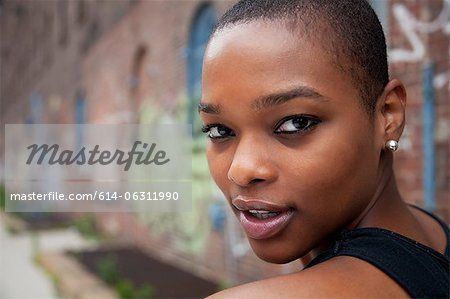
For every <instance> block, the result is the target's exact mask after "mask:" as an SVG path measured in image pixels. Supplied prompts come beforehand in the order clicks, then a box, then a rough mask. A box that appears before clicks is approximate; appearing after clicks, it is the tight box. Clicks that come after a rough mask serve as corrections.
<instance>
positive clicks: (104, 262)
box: [97, 255, 119, 285]
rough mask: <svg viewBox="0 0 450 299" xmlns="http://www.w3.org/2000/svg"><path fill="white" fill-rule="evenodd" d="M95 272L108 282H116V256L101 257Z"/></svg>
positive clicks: (117, 273)
mask: <svg viewBox="0 0 450 299" xmlns="http://www.w3.org/2000/svg"><path fill="white" fill-rule="evenodd" d="M97 274H98V276H100V277H101V278H102V279H103V280H104V281H106V282H107V283H108V284H111V285H114V284H116V283H117V281H118V280H119V270H118V263H117V258H116V257H115V256H114V255H108V256H105V257H103V258H102V259H101V260H100V261H98V263H97Z"/></svg>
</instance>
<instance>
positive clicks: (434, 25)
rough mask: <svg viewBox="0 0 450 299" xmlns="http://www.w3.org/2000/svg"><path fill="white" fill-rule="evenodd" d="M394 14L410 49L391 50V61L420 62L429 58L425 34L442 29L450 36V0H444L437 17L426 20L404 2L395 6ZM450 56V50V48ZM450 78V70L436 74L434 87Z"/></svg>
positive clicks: (439, 86)
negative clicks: (418, 16) (420, 18)
mask: <svg viewBox="0 0 450 299" xmlns="http://www.w3.org/2000/svg"><path fill="white" fill-rule="evenodd" d="M393 15H394V18H395V21H396V22H397V23H398V25H399V27H400V29H401V31H402V33H403V34H404V36H405V37H406V39H407V41H408V43H409V49H405V48H394V49H391V50H390V51H389V59H390V62H391V63H398V62H407V63H408V62H418V61H423V60H425V59H426V58H427V49H426V44H425V41H424V40H423V36H424V35H427V34H431V33H434V32H439V31H442V32H443V33H444V34H445V35H447V36H449V37H450V0H444V1H443V3H442V9H441V11H440V13H439V14H438V15H437V17H436V18H435V19H433V20H431V21H428V22H425V21H421V20H419V19H418V18H417V17H416V16H415V15H414V14H413V13H411V11H409V10H408V8H407V7H406V6H405V5H403V4H395V5H394V6H393ZM448 54H449V57H450V50H449V53H448ZM449 80H450V70H448V71H446V72H442V73H439V74H436V77H435V79H434V87H435V88H436V89H440V88H443V87H444V86H445V85H446V84H448V82H449Z"/></svg>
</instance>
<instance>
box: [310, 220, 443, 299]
mask: <svg viewBox="0 0 450 299" xmlns="http://www.w3.org/2000/svg"><path fill="white" fill-rule="evenodd" d="M335 256H352V257H356V258H359V259H362V260H364V261H367V262H369V263H370V264H372V265H374V266H375V267H377V268H379V269H380V270H382V271H383V272H384V273H386V274H387V275H389V276H390V277H391V278H392V279H393V280H394V281H396V282H397V283H398V284H399V285H400V286H401V287H402V288H403V289H404V290H405V291H406V292H408V294H409V295H410V296H411V297H413V298H449V295H450V294H449V288H450V286H449V275H450V274H449V271H450V263H449V259H448V258H447V257H446V256H444V255H443V254H441V253H439V252H437V251H436V250H434V249H432V248H430V247H428V246H425V245H423V244H421V243H419V242H416V241H414V240H412V239H409V238H407V237H404V236H402V235H400V234H397V233H395V232H392V231H389V230H385V229H382V228H358V229H353V230H344V231H342V232H341V233H340V234H339V237H337V238H336V241H335V243H334V246H333V247H332V248H330V249H329V250H327V251H325V252H323V253H322V254H320V255H319V256H317V257H316V258H315V259H313V260H312V261H311V262H310V263H309V264H308V265H307V266H306V268H309V267H312V266H314V265H316V264H319V263H321V262H324V261H326V260H329V259H331V258H333V257H335Z"/></svg>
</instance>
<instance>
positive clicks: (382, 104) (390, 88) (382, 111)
mask: <svg viewBox="0 0 450 299" xmlns="http://www.w3.org/2000/svg"><path fill="white" fill-rule="evenodd" d="M405 106H406V90H405V86H404V85H403V83H402V82H401V81H400V80H398V79H393V80H391V81H389V83H388V84H387V85H386V86H385V88H384V91H383V94H382V95H381V96H380V98H379V99H378V105H377V116H378V119H379V124H380V127H379V129H380V130H381V132H380V133H381V134H380V136H381V137H382V140H381V141H382V142H383V144H382V148H384V147H385V144H386V142H387V141H388V140H391V139H393V140H396V141H399V139H400V136H401V135H402V132H403V128H404V127H405Z"/></svg>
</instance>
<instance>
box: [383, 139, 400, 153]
mask: <svg viewBox="0 0 450 299" xmlns="http://www.w3.org/2000/svg"><path fill="white" fill-rule="evenodd" d="M386 148H388V149H390V150H391V151H393V152H395V151H396V150H397V149H398V142H397V141H395V140H393V139H391V140H388V141H387V142H386Z"/></svg>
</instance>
